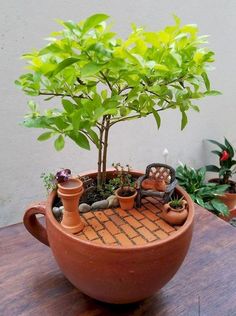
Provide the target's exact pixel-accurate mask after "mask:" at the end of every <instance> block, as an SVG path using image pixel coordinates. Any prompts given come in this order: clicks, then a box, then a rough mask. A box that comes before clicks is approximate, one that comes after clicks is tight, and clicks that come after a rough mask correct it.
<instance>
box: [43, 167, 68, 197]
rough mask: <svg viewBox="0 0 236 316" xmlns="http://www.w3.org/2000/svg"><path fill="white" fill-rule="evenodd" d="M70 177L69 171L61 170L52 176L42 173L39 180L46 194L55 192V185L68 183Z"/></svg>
mask: <svg viewBox="0 0 236 316" xmlns="http://www.w3.org/2000/svg"><path fill="white" fill-rule="evenodd" d="M70 176H71V171H70V169H62V170H60V171H58V172H57V173H56V175H54V174H53V173H48V174H46V173H42V174H41V178H42V179H43V184H44V187H45V188H46V190H47V192H50V191H52V190H55V189H56V188H57V183H62V182H65V181H68V180H69V178H70Z"/></svg>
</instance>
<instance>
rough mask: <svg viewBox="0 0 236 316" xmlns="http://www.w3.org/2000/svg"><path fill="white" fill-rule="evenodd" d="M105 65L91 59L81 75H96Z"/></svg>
mask: <svg viewBox="0 0 236 316" xmlns="http://www.w3.org/2000/svg"><path fill="white" fill-rule="evenodd" d="M103 67H104V64H103V65H101V64H97V63H95V62H93V61H91V62H89V63H88V64H86V65H85V66H84V67H83V68H82V69H81V77H89V76H92V75H95V74H96V73H98V72H99V71H100V70H102V68H103Z"/></svg>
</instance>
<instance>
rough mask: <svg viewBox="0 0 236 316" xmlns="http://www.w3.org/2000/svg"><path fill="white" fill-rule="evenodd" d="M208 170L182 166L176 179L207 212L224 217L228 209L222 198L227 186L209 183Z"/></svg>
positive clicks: (178, 168)
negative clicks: (206, 178) (207, 180)
mask: <svg viewBox="0 0 236 316" xmlns="http://www.w3.org/2000/svg"><path fill="white" fill-rule="evenodd" d="M205 177H206V168H200V169H194V168H190V167H188V166H186V165H180V166H178V167H177V169H176V178H177V180H178V183H179V185H181V186H182V187H183V188H184V189H185V190H186V191H187V192H188V194H189V195H190V196H191V198H192V200H193V201H194V202H195V203H197V204H198V205H200V206H202V207H204V208H206V209H207V210H209V211H211V212H213V213H215V214H217V215H222V216H227V215H228V207H227V206H226V205H225V204H224V203H223V202H222V201H221V199H220V197H221V195H222V194H224V192H225V191H226V190H227V189H228V187H229V186H228V185H227V184H218V183H207V182H206V180H205Z"/></svg>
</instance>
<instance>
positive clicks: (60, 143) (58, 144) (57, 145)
mask: <svg viewBox="0 0 236 316" xmlns="http://www.w3.org/2000/svg"><path fill="white" fill-rule="evenodd" d="M64 146H65V140H64V137H63V136H62V135H59V136H58V137H57V139H56V140H55V142H54V147H55V149H56V150H57V151H60V150H62V149H63V148H64Z"/></svg>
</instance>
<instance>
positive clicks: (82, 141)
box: [68, 132, 90, 150]
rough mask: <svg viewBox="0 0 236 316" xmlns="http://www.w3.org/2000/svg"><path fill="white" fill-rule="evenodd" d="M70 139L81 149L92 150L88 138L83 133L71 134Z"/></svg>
mask: <svg viewBox="0 0 236 316" xmlns="http://www.w3.org/2000/svg"><path fill="white" fill-rule="evenodd" d="M68 135H69V137H70V138H71V139H72V140H73V141H74V142H75V143H76V144H77V145H79V146H80V147H81V148H84V149H87V150H90V145H89V141H88V139H87V137H86V136H85V135H84V134H83V133H81V132H71V133H70V134H68Z"/></svg>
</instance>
